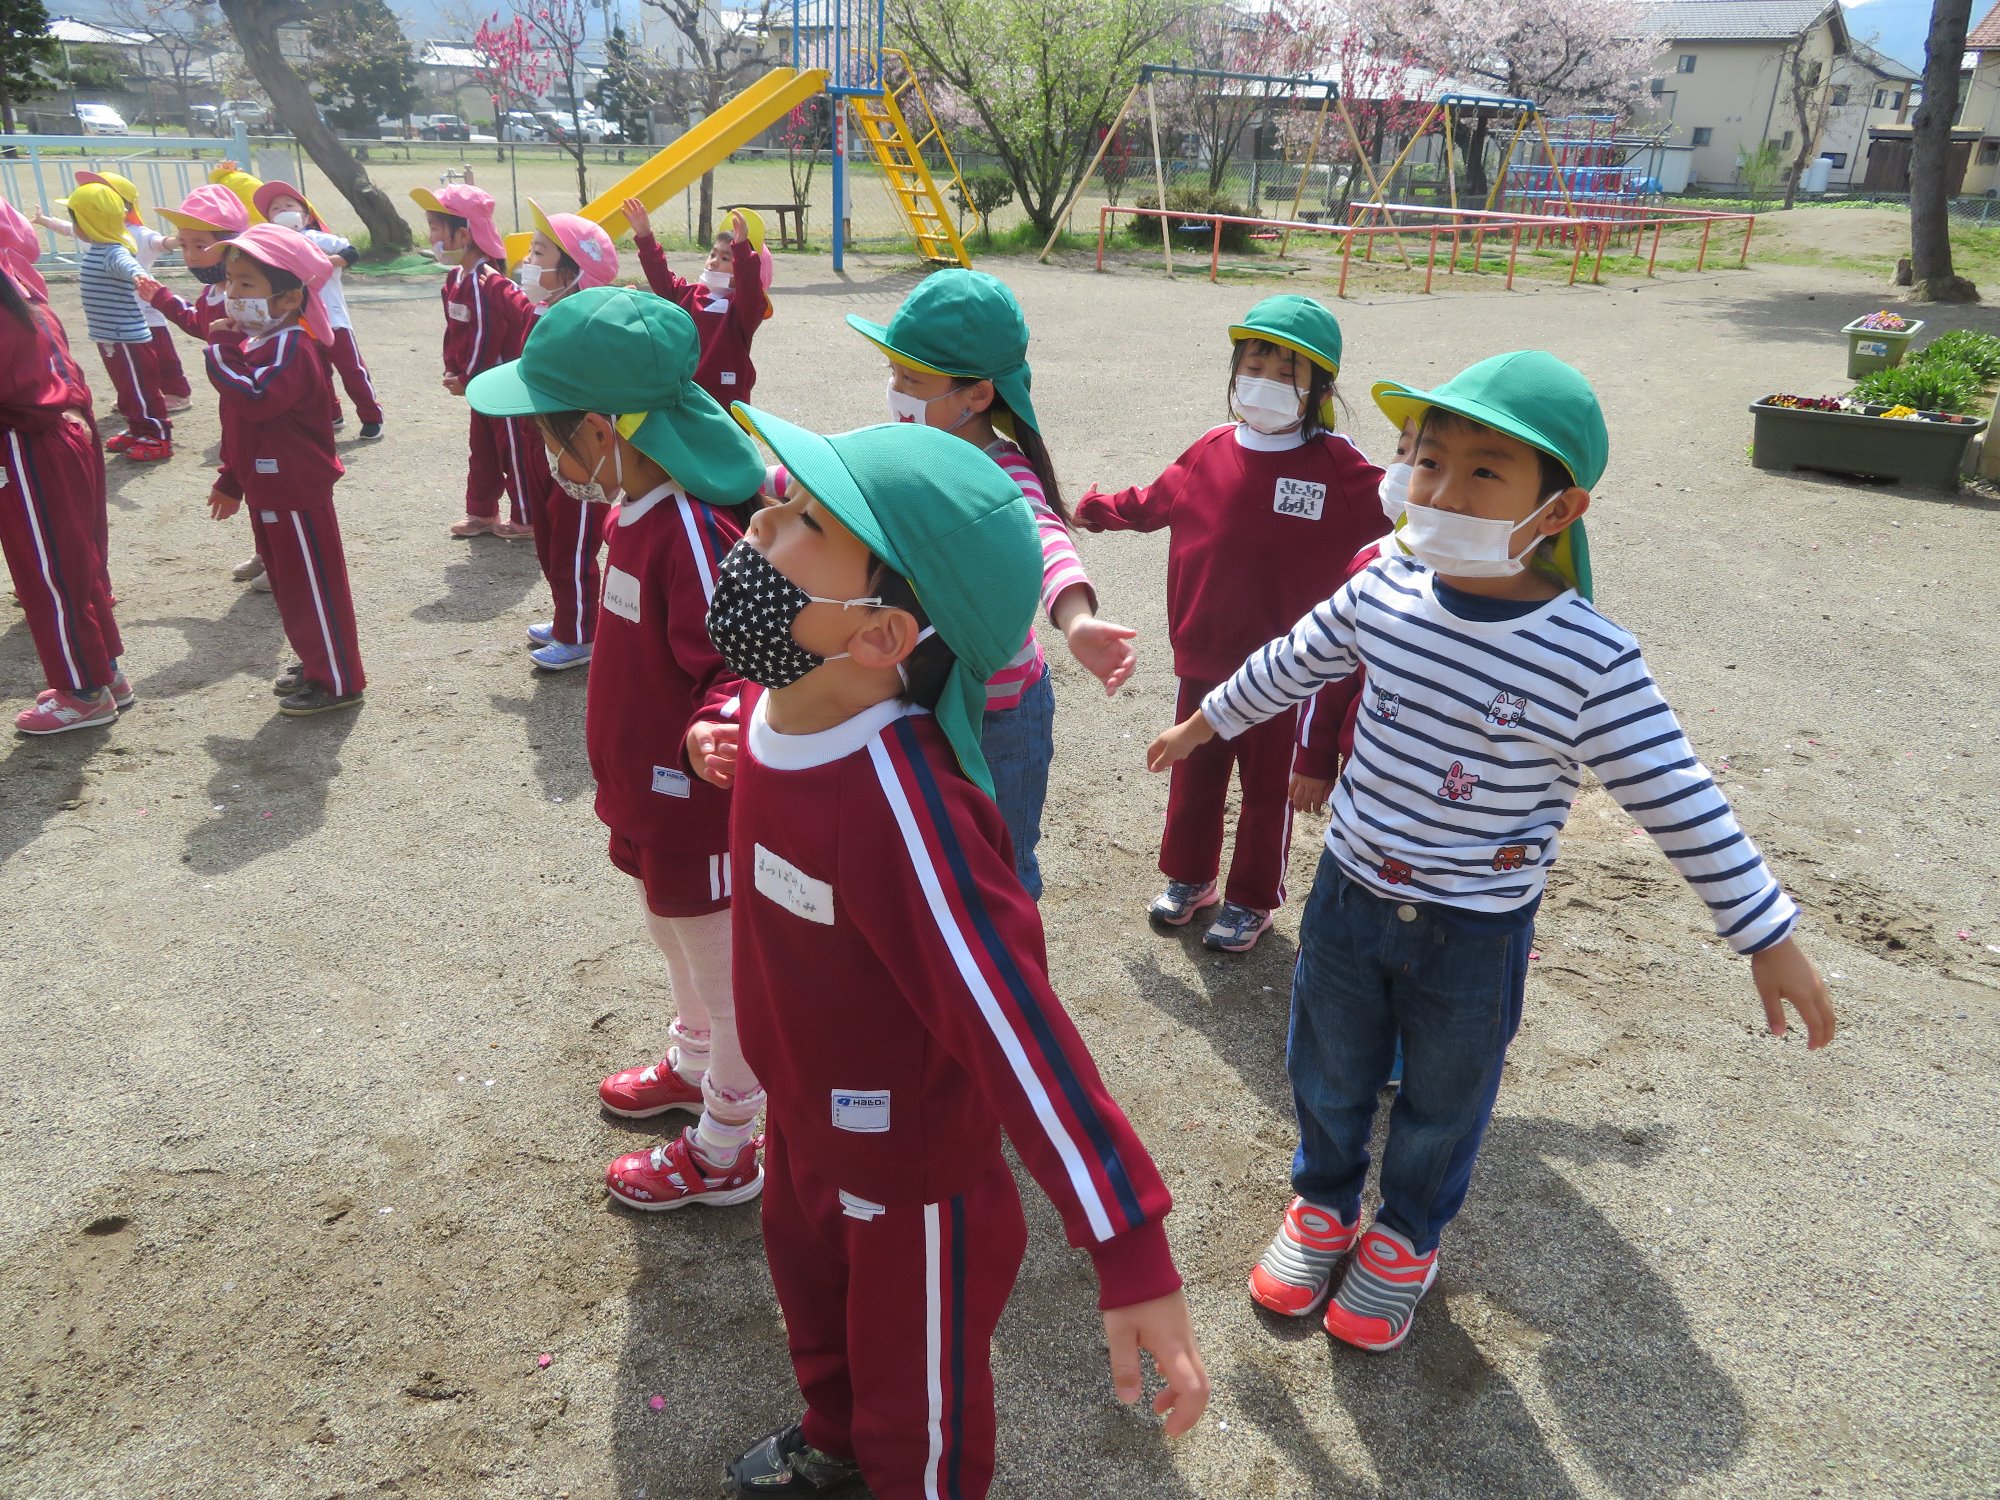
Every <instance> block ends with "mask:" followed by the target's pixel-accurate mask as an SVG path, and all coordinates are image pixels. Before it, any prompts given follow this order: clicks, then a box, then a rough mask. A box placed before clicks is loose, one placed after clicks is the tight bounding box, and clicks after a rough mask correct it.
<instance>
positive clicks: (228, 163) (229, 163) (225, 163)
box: [215, 156, 238, 177]
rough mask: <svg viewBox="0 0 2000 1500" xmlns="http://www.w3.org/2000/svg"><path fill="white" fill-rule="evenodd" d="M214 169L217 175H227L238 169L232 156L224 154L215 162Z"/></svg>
mask: <svg viewBox="0 0 2000 1500" xmlns="http://www.w3.org/2000/svg"><path fill="white" fill-rule="evenodd" d="M215 170H216V173H217V174H218V175H219V176H223V177H227V176H228V175H229V174H230V173H231V172H234V171H236V170H238V168H237V165H236V161H235V159H234V158H233V157H228V156H225V157H223V158H222V160H221V161H219V162H217V163H216V164H215Z"/></svg>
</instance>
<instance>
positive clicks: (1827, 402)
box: [1763, 394, 1850, 411]
mask: <svg viewBox="0 0 2000 1500" xmlns="http://www.w3.org/2000/svg"><path fill="white" fill-rule="evenodd" d="M1763 404H1764V405H1766V406H1782V407H1784V408H1785V409H1786V410H1787V411H1846V410H1847V409H1848V407H1849V405H1850V403H1849V402H1846V401H1843V400H1842V399H1841V398H1840V397H1838V396H1790V395H1782V394H1781V395H1775V396H1766V397H1765V398H1764V402H1763Z"/></svg>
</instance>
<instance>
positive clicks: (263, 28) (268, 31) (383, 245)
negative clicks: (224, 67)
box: [221, 0, 411, 256]
mask: <svg viewBox="0 0 2000 1500" xmlns="http://www.w3.org/2000/svg"><path fill="white" fill-rule="evenodd" d="M221 5H222V13H223V15H225V16H227V17H228V18H229V25H230V27H231V29H232V30H234V31H235V33H236V40H237V42H238V44H239V45H241V46H242V48H243V58H244V61H245V62H247V63H248V64H249V66H250V71H251V72H252V73H253V74H255V75H256V78H257V82H258V83H260V84H262V85H263V87H264V92H265V93H267V94H269V95H270V96H271V107H272V108H273V109H275V110H276V111H277V114H278V118H279V119H280V120H282V121H283V122H284V125H285V128H286V129H287V130H289V131H291V133H292V138H293V139H294V140H296V141H297V142H298V143H299V144H300V145H301V146H303V147H305V151H306V155H308V156H310V157H311V158H312V159H313V162H314V164H315V165H317V166H318V167H319V169H320V170H321V171H322V172H324V173H326V175H327V177H328V179H329V180H330V181H331V182H332V183H333V185H334V187H335V188H337V189H339V191H340V196H341V197H343V198H345V199H346V200H347V201H348V203H349V205H351V206H352V207H353V209H354V211H355V212H356V213H357V214H359V215H360V216H361V222H362V224H363V225H365V226H366V227H367V230H368V247H369V253H370V254H371V255H379V256H388V255H396V254H400V253H401V252H402V251H405V250H408V249H409V248H410V243H411V241H410V226H409V224H408V222H407V221H406V220H405V219H404V218H403V216H402V214H401V213H400V212H398V211H397V208H396V205H395V204H394V203H393V202H392V201H390V198H389V195H388V194H387V193H385V192H383V191H382V190H381V189H380V188H378V187H377V186H375V184H374V183H372V182H370V181H369V180H368V173H367V172H366V171H365V170H363V168H362V167H361V164H360V163H359V162H357V161H355V159H354V157H353V156H352V155H351V154H350V153H349V152H348V149H347V148H346V147H345V146H343V145H342V144H341V143H340V138H339V137H338V136H336V135H335V134H334V133H333V132H332V131H331V130H330V129H328V128H327V124H326V121H324V120H322V119H321V118H320V117H319V111H318V110H316V109H315V108H314V107H313V100H312V95H311V93H310V92H309V91H308V90H307V88H306V85H305V80H304V79H302V78H300V77H299V75H298V74H297V73H295V72H293V71H292V65H291V64H290V63H288V62H286V61H285V56H284V53H283V52H282V51H281V50H280V49H279V46H278V30H277V29H278V27H279V25H281V24H283V23H284V22H287V21H291V20H302V19H304V14H303V12H302V11H301V9H300V8H299V7H296V6H291V5H273V4H271V3H269V0H221ZM245 165H246V166H247V165H248V163H245Z"/></svg>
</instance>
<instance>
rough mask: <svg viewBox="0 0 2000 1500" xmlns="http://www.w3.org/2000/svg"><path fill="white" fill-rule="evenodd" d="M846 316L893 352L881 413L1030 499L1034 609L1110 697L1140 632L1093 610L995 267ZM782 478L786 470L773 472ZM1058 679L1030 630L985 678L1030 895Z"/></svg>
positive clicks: (989, 743) (1022, 346) (992, 753)
mask: <svg viewBox="0 0 2000 1500" xmlns="http://www.w3.org/2000/svg"><path fill="white" fill-rule="evenodd" d="M847 324H848V326H849V327H850V328H852V329H854V330H855V331H856V332H857V333H859V334H861V336H862V337H863V338H866V339H867V340H868V341H869V342H870V343H872V344H874V345H875V346H876V347H877V348H879V349H880V350H881V351H882V352H883V353H884V354H886V355H888V356H889V393H888V394H889V416H890V417H891V419H893V420H894V421H897V422H915V423H918V424H920V425H922V426H926V427H935V428H938V429H939V430H941V431H944V432H949V433H952V434H953V435H954V436H956V437H959V438H961V439H963V440H964V441H966V442H968V443H971V444H972V445H973V446H975V447H977V448H978V449H979V450H980V451H981V452H982V453H984V454H985V455H986V456H987V457H988V458H991V459H992V460H993V461H994V462H995V463H997V464H998V465H1000V467H1001V468H1002V469H1005V470H1006V471H1007V477H1008V478H1010V479H1012V480H1013V481H1014V483H1015V485H1016V486H1017V487H1018V488H1019V489H1020V491H1021V493H1022V495H1023V496H1025V497H1026V498H1027V501H1028V504H1029V506H1030V507H1031V508H1032V509H1033V511H1034V515H1035V527H1036V530H1037V532H1038V533H1039V534H1040V538H1041V545H1042V607H1043V608H1044V609H1045V610H1047V612H1048V616H1049V620H1050V623H1052V624H1053V625H1054V626H1055V627H1056V629H1058V630H1060V631H1061V632H1062V633H1063V639H1064V641H1065V642H1067V643H1068V645H1069V650H1070V655H1072V656H1074V657H1075V658H1076V659H1077V661H1079V662H1080V663H1082V664H1083V667H1084V669H1085V670H1086V671H1088V672H1089V673H1090V674H1091V675H1092V676H1093V677H1095V678H1096V679H1097V680H1098V681H1099V682H1101V683H1103V684H1104V691H1105V694H1106V695H1107V696H1108V695H1110V694H1112V693H1115V692H1117V691H1118V689H1119V687H1120V686H1121V685H1122V684H1123V683H1124V681H1125V679H1126V678H1128V677H1130V676H1131V675H1132V668H1133V665H1134V663H1135V662H1136V660H1137V657H1136V653H1135V652H1134V650H1133V647H1132V641H1133V638H1134V637H1135V636H1136V635H1137V634H1138V632H1137V631H1134V630H1132V629H1131V628H1129V627H1128V626H1124V625H1114V624H1113V623H1112V622H1111V621H1109V620H1100V619H1099V618H1098V617H1097V591H1096V590H1095V589H1093V588H1092V587H1091V585H1090V579H1089V577H1088V576H1087V575H1086V574H1085V573H1084V571H1083V562H1082V560H1081V559H1080V558H1079V557H1078V556H1077V555H1076V542H1075V540H1074V539H1073V538H1072V537H1071V535H1070V517H1069V512H1068V510H1067V509H1066V508H1065V506H1064V505H1063V498H1062V489H1061V487H1060V486H1059V485H1058V484H1057V483H1056V468H1055V460H1053V459H1052V458H1050V457H1049V450H1048V447H1047V445H1046V444H1044V443H1043V441H1042V435H1041V423H1040V420H1039V419H1038V418H1037V417H1036V416H1035V408H1034V403H1033V402H1032V401H1031V400H1030V399H1029V394H1028V392H1029V387H1030V385H1031V383H1032V382H1033V378H1034V376H1033V372H1032V371H1031V370H1030V369H1029V368H1028V320H1027V319H1026V318H1025V317H1023V316H1022V315H1021V304H1020V303H1019V302H1017V301H1016V300H1015V299H1014V294H1013V293H1012V292H1011V291H1009V290H1008V289H1007V286H1006V284H1005V283H1004V282H1002V281H1001V280H1000V279H999V278H998V277H994V276H988V275H987V274H986V273H985V272H984V271H962V270H957V269H951V270H944V271H937V272H934V273H933V274H931V275H929V276H927V277H925V278H924V279H923V281H922V282H921V283H919V284H918V286H917V288H916V290H915V291H913V292H911V293H910V295H909V296H907V297H905V298H904V299H903V304H902V306H900V307H898V308H897V309H896V315H895V316H894V317H892V318H891V319H890V320H889V321H888V323H887V324H886V325H885V324H881V323H871V322H869V321H868V320H867V319H866V318H863V317H860V316H858V315H857V314H854V313H849V314H848V315H847ZM779 482H780V483H782V478H780V481H779ZM1055 710H1056V699H1055V689H1054V686H1053V684H1052V683H1051V682H1050V680H1049V668H1048V662H1047V659H1046V658H1045V657H1044V656H1043V655H1042V647H1041V643H1040V642H1039V641H1038V640H1036V638H1035V636H1034V633H1033V632H1032V631H1031V632H1029V635H1028V641H1027V644H1026V645H1024V646H1022V648H1021V649H1020V650H1019V651H1018V652H1016V653H1015V656H1014V659H1013V660H1012V661H1010V662H1008V663H1007V664H1006V665H1005V666H1004V667H1002V668H1001V669H1000V670H999V671H998V672H996V673H994V674H993V678H992V680H991V681H990V682H988V683H987V684H986V718H985V724H984V731H983V738H982V743H981V748H982V749H983V750H984V752H985V755H986V765H987V768H988V770H990V771H991V772H992V774H993V796H994V800H995V801H996V802H998V803H999V804H1000V815H1001V816H1002V817H1004V818H1005V819H1006V820H1007V831H1008V832H1009V833H1010V834H1012V835H1013V839H1014V867H1015V869H1016V870H1018V871H1019V872H1020V876H1021V884H1022V885H1024V886H1026V887H1027V888H1028V894H1029V895H1030V896H1033V897H1034V898H1035V899H1036V900H1038V901H1039V900H1040V899H1041V895H1042V867H1041V862H1040V861H1039V860H1038V859H1037V858H1036V857H1035V849H1036V846H1037V845H1038V844H1040V843H1041V838H1042V807H1043V804H1044V803H1045V802H1046V801H1047V800H1048V793H1049V763H1050V762H1051V761H1052V760H1053V759H1054V758H1055Z"/></svg>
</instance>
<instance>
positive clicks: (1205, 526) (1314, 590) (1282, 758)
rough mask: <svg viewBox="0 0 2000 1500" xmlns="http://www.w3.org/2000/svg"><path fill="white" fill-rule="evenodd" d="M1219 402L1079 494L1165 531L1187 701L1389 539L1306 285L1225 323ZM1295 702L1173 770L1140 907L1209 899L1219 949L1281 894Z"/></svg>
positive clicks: (1125, 518)
mask: <svg viewBox="0 0 2000 1500" xmlns="http://www.w3.org/2000/svg"><path fill="white" fill-rule="evenodd" d="M1229 338H1230V358H1229V410H1230V412H1231V413H1232V415H1234V417H1235V418H1236V420H1235V421H1234V422H1230V423H1227V424H1225V425H1223V426H1221V427H1215V428H1212V429H1210V430H1209V431H1208V432H1206V433H1204V434H1203V435H1202V437H1201V438H1200V440H1199V441H1197V442H1196V443H1195V445H1194V446H1193V447H1191V448H1189V449H1188V450H1187V452H1185V453H1183V454H1182V455H1181V456H1180V457H1179V458H1178V459H1176V460H1175V461H1174V463H1173V466H1172V467H1171V468H1169V469H1168V470H1167V471H1166V473H1164V474H1162V475H1161V476H1160V477H1159V478H1158V479H1156V480H1154V481H1153V482H1152V483H1151V484H1149V485H1142V486H1137V487H1134V488H1132V489H1127V490H1120V491H1119V492H1118V493H1116V494H1100V493H1099V492H1098V491H1096V490H1095V489H1093V490H1092V491H1091V492H1090V493H1089V494H1087V495H1085V496H1084V497H1083V498H1082V499H1081V500H1079V501H1078V502H1077V506H1076V520H1077V524H1078V525H1079V526H1082V527H1084V528H1086V529H1088V530H1090V531H1158V530H1159V529H1160V528H1162V527H1166V528H1168V529H1170V530H1171V531H1172V533H1173V539H1172V543H1171V545H1170V547H1169V549H1168V552H1167V639H1168V640H1169V641H1170V642H1171V643H1172V645H1173V648H1174V672H1175V674H1176V675H1177V676H1178V677H1179V678H1180V707H1179V709H1178V710H1177V711H1178V712H1179V713H1180V714H1183V715H1185V714H1189V713H1192V712H1193V711H1194V710H1195V708H1196V707H1197V706H1198V705H1199V704H1200V703H1201V701H1202V699H1203V698H1204V697H1205V696H1206V695H1207V694H1208V693H1210V692H1211V691H1213V690H1214V688H1215V686H1216V685H1217V684H1218V683H1220V682H1221V681H1222V680H1223V679H1224V678H1226V677H1227V676H1228V675H1229V674H1230V673H1231V672H1233V671H1235V670H1236V665H1237V663H1238V662H1240V661H1242V660H1243V658H1244V657H1245V656H1246V655H1248V654H1249V653H1250V651H1251V650H1252V649H1253V648H1254V647H1255V646H1256V645H1257V643H1258V642H1260V641H1266V640H1269V639H1270V638H1271V637H1272V636H1273V635H1275V634H1277V633H1278V632H1279V631H1281V630H1283V629H1285V628H1286V626H1287V625H1289V624H1290V622H1291V621H1293V620H1296V619H1297V618H1298V617H1299V616H1300V615H1301V614H1302V613H1304V612H1305V611H1306V610H1307V609H1310V608H1311V607H1312V605H1313V602H1314V601H1315V600H1319V599H1324V598H1325V597H1326V596H1327V595H1328V594H1329V593H1330V592H1332V590H1333V588H1334V587H1335V585H1336V584H1337V583H1338V582H1339V580H1340V577H1341V573H1342V570H1343V569H1345V568H1346V567H1347V565H1348V562H1349V561H1350V560H1351V559H1352V558H1353V556H1354V554H1355V553H1356V552H1357V551H1359V550H1360V549H1361V548H1362V547H1364V546H1366V545H1367V544H1368V543H1369V542H1372V541H1373V540H1375V538H1377V537H1379V536H1381V535H1382V533H1383V532H1384V531H1385V530H1386V529H1387V523H1386V522H1385V521H1384V520H1383V519H1382V508H1381V499H1380V489H1381V483H1382V471H1381V470H1380V469H1378V468H1377V467H1376V466H1375V465H1374V464H1372V463H1370V462H1369V461H1368V460H1367V459H1366V458H1364V457H1363V456H1362V455H1361V451H1360V450H1359V449H1358V448H1356V447H1355V446H1354V445H1353V444H1352V443H1350V442H1349V441H1348V440H1347V439H1346V438H1344V437H1342V436H1340V435H1339V434H1337V433H1335V432H1334V431H1333V420H1334V377H1335V375H1336V374H1337V373H1338V372H1339V369H1340V353H1341V340H1340V324H1339V323H1338V322H1337V321H1335V319H1334V316H1333V314H1332V313H1330V312H1328V311H1327V310H1326V309H1325V308H1324V307H1322V306H1320V305H1319V303H1317V302H1315V301H1313V300H1312V299H1311V298H1310V297H1296V296H1282V297H1266V298H1265V299H1264V300H1263V301H1262V302H1259V303H1258V304H1257V305H1256V306H1255V307H1253V308H1251V309H1250V312H1249V314H1248V316H1246V317H1245V318H1244V319H1243V321H1242V322H1241V323H1238V324H1236V325H1234V326H1233V327H1231V328H1230V330H1229ZM1297 717H1298V716H1297V713H1296V712H1295V711H1294V710H1292V709H1290V708H1289V707H1288V708H1287V709H1286V711H1285V712H1284V713H1282V714H1279V715H1277V716H1276V717H1274V718H1273V719H1272V720H1271V721H1270V722H1268V723H1265V724H1260V725H1259V726H1258V727H1257V728H1256V729H1255V730H1253V731H1251V732H1250V733H1248V734H1246V735H1244V736H1243V737H1242V738H1240V739H1238V740H1234V741H1231V742H1229V743H1227V744H1217V745H1211V746H1207V747H1205V748H1203V749H1202V750H1201V752H1200V753H1198V754H1196V755H1194V756H1193V757H1192V758H1190V759H1189V761H1188V763H1187V764H1186V765H1184V766H1181V767H1180V768H1178V769H1177V770H1176V771H1175V772H1174V776H1173V783H1172V785H1171V786H1170V787H1169V788H1168V791H1167V826H1166V830H1165V832H1164V833H1163V834H1162V835H1161V838H1160V873H1161V874H1163V875H1165V876H1166V877H1167V888H1166V889H1165V890H1164V891H1162V892H1160V894H1159V895H1158V896H1156V897H1155V898H1154V899H1153V904H1152V906H1151V908H1150V910H1149V912H1148V915H1149V916H1150V917H1151V918H1152V920H1153V921H1154V922H1155V923H1158V924H1160V925H1161V926H1165V927H1185V926H1186V925H1187V924H1188V923H1189V922H1190V921H1192V920H1193V919H1194V917H1195V914H1196V913H1197V912H1199V911H1201V910H1202V909H1203V908H1205V907H1210V906H1214V905H1215V904H1216V903H1217V902H1218V901H1220V902H1221V903H1222V909H1221V910H1220V911H1218V912H1217V913H1216V916H1215V920H1214V921H1213V923H1211V925H1210V926H1209V928H1208V931H1207V932H1206V933H1205V934H1204V935H1203V937H1202V943H1203V945H1204V946H1205V947H1208V948H1211V949H1214V950H1215V951H1217V952H1221V953H1247V952H1248V951H1249V950H1250V949H1251V948H1253V947H1255V946H1256V943H1257V939H1258V938H1259V937H1261V936H1262V935H1263V933H1264V931H1265V929H1267V928H1268V927H1269V926H1270V925H1271V920H1272V916H1273V914H1274V913H1275V912H1276V910H1277V908H1278V907H1279V906H1281V905H1283V904H1284V900H1285V867H1286V865H1287V864H1288V863H1289V861H1290V856H1291V844H1292V805H1291V800H1290V772H1291V762H1292V740H1293V726H1294V724H1295V723H1296V720H1297ZM1232 766H1234V767H1235V769H1236V773H1237V775H1238V777H1239V778H1240V780H1241V782H1242V788H1243V800H1242V806H1241V809H1240V811H1239V812H1238V813H1237V816H1236V847H1235V850H1234V852H1233V853H1232V854H1231V856H1230V861H1229V880H1228V884H1227V885H1226V886H1225V887H1222V888H1220V889H1218V888H1217V885H1216V877H1217V875H1218V874H1219V873H1220V870H1221V865H1222V836H1223V823H1224V818H1225V812H1226V809H1227V804H1228V800H1229V777H1230V769H1231V767H1232Z"/></svg>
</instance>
